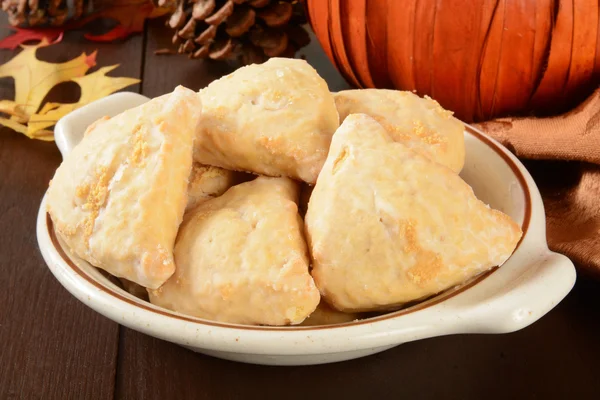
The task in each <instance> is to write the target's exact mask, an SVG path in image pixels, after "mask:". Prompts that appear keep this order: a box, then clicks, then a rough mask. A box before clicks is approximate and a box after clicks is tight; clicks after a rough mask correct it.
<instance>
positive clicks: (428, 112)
mask: <svg viewBox="0 0 600 400" xmlns="http://www.w3.org/2000/svg"><path fill="white" fill-rule="evenodd" d="M334 97H335V105H336V106H337V109H338V112H339V114H340V122H343V121H344V119H345V118H346V117H347V116H348V115H350V114H357V113H363V114H367V115H370V116H371V117H373V118H374V119H375V120H377V121H378V122H379V123H380V124H381V125H383V127H384V128H385V129H386V130H387V132H388V134H389V135H390V136H391V138H392V139H394V140H395V141H398V142H402V143H404V144H405V145H406V146H408V147H410V148H411V149H412V150H414V151H416V152H418V153H420V154H422V155H424V156H426V157H429V158H430V159H431V160H433V161H436V162H438V163H440V164H443V165H445V166H447V167H448V168H450V169H452V170H453V171H455V172H457V173H458V172H460V170H461V169H462V167H463V164H464V163H465V143H464V129H465V127H464V125H463V123H462V122H460V121H459V120H458V119H456V118H454V117H452V113H451V112H450V111H447V110H444V109H443V108H442V107H441V106H440V105H439V103H438V102H437V101H435V100H432V99H431V98H429V97H425V98H421V97H419V96H417V95H416V94H414V93H411V92H403V91H398V90H386V89H363V90H344V91H341V92H338V93H335V94H334Z"/></svg>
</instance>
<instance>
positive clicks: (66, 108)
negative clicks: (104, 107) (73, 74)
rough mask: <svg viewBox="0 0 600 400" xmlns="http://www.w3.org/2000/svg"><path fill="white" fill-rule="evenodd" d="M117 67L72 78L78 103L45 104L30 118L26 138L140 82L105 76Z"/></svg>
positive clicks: (104, 68) (105, 68)
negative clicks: (75, 84)
mask: <svg viewBox="0 0 600 400" xmlns="http://www.w3.org/2000/svg"><path fill="white" fill-rule="evenodd" d="M118 66H119V65H118V64H117V65H111V66H108V67H103V68H100V69H99V70H98V71H96V72H93V73H91V74H89V75H86V76H83V77H80V78H74V79H73V81H74V82H76V83H77V84H78V85H79V86H80V87H81V97H80V98H79V101H78V102H77V103H69V104H60V103H47V104H45V105H44V107H43V108H42V109H41V110H40V112H39V113H37V114H34V115H32V116H31V118H30V120H29V124H28V128H27V136H30V137H31V136H33V135H35V134H37V132H38V131H40V130H41V129H45V128H48V127H50V126H52V125H54V124H55V123H56V122H57V121H58V120H59V119H60V118H62V117H64V116H65V115H67V114H68V113H70V112H71V111H73V110H75V109H77V108H79V107H81V106H84V105H86V104H88V103H90V102H92V101H95V100H98V99H101V98H103V97H105V96H108V95H109V94H111V93H114V92H116V91H117V90H121V89H123V88H125V87H127V86H130V85H134V84H136V83H138V82H140V80H139V79H135V78H115V77H112V76H106V74H107V73H108V72H110V71H112V70H113V69H115V68H117V67H118Z"/></svg>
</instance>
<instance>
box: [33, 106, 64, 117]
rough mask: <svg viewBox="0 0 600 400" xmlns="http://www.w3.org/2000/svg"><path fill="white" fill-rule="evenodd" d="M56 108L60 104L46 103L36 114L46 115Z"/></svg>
mask: <svg viewBox="0 0 600 400" xmlns="http://www.w3.org/2000/svg"><path fill="white" fill-rule="evenodd" d="M56 107H60V103H46V104H44V106H43V107H42V109H41V110H40V111H39V112H38V114H46V113H47V112H48V111H50V110H54V109H55V108H56ZM34 115H35V114H34Z"/></svg>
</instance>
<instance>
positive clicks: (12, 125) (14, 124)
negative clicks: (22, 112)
mask: <svg viewBox="0 0 600 400" xmlns="http://www.w3.org/2000/svg"><path fill="white" fill-rule="evenodd" d="M0 125H4V126H6V127H8V128H10V129H12V130H15V131H17V132H19V133H22V134H24V135H27V127H26V126H25V125H23V124H20V123H18V122H17V121H12V120H10V119H6V118H2V117H0Z"/></svg>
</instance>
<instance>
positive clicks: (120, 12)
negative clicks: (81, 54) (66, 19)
mask: <svg viewBox="0 0 600 400" xmlns="http://www.w3.org/2000/svg"><path fill="white" fill-rule="evenodd" d="M168 11H169V10H168V9H164V8H157V7H155V6H154V4H153V3H152V1H151V0H141V1H140V0H133V1H132V2H130V3H125V4H118V5H115V6H113V7H111V8H107V9H106V10H101V11H99V12H97V13H93V14H91V15H90V16H88V17H87V18H84V19H83V20H82V21H81V24H80V26H83V25H85V24H87V23H89V22H91V21H93V20H96V19H100V18H109V19H114V20H116V21H117V22H118V25H117V26H115V27H114V28H113V29H111V30H110V31H108V32H106V33H104V34H102V35H92V34H89V33H87V34H85V38H86V39H88V40H92V41H95V42H112V41H114V40H119V39H125V38H127V37H128V36H129V35H131V34H134V33H139V32H142V31H143V30H144V22H145V21H146V19H148V18H156V17H160V16H161V15H164V14H166V13H167V12H168Z"/></svg>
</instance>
